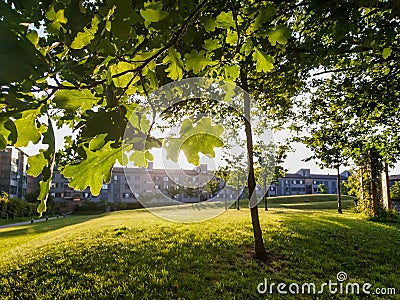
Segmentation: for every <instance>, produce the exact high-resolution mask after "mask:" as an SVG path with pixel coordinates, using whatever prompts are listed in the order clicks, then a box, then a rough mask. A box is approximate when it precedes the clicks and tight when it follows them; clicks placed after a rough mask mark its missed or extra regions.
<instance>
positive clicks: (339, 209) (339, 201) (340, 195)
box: [337, 167, 343, 214]
mask: <svg viewBox="0 0 400 300" xmlns="http://www.w3.org/2000/svg"><path fill="white" fill-rule="evenodd" d="M337 207H338V213H339V214H341V213H343V212H342V191H341V190H340V169H339V167H338V168H337Z"/></svg>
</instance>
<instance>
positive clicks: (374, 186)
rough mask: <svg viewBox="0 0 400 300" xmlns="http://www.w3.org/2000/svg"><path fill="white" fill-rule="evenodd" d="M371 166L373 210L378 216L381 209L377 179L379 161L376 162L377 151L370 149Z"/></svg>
mask: <svg viewBox="0 0 400 300" xmlns="http://www.w3.org/2000/svg"><path fill="white" fill-rule="evenodd" d="M369 154H370V157H369V158H370V167H371V197H372V207H373V212H374V216H375V217H376V216H378V214H379V210H378V188H377V184H376V179H377V175H378V174H377V162H376V156H375V151H373V150H370V152H369Z"/></svg>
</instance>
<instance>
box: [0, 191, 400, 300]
mask: <svg viewBox="0 0 400 300" xmlns="http://www.w3.org/2000/svg"><path fill="white" fill-rule="evenodd" d="M304 200H307V202H304ZM291 201H292V202H291V203H292V204H294V203H295V202H297V205H293V206H286V205H288V204H291V203H290V199H286V200H285V199H280V200H279V199H277V201H276V203H275V205H277V206H279V207H275V208H273V207H271V208H270V210H269V211H268V212H265V211H264V210H263V209H260V220H261V226H262V229H263V235H264V241H265V245H266V247H267V250H268V253H269V257H270V259H269V261H268V262H266V263H265V262H260V261H257V260H255V259H254V258H253V250H252V249H253V247H252V243H253V236H252V229H251V228H252V227H251V220H250V213H249V210H248V209H247V208H242V209H241V210H240V211H237V210H228V211H227V212H225V213H224V214H222V215H220V216H219V217H217V218H214V219H212V220H209V221H206V222H202V223H194V224H179V223H174V222H169V221H166V220H162V219H160V218H157V217H156V216H153V215H152V214H150V213H149V212H147V211H144V210H135V211H123V212H113V213H109V214H104V215H100V216H71V217H67V218H62V219H57V220H52V221H49V222H43V223H37V224H33V225H28V226H21V227H14V228H8V229H1V230H0V253H2V255H1V259H0V299H280V296H279V295H278V294H277V293H275V294H273V295H259V294H258V293H257V285H258V283H260V282H262V281H264V278H267V279H268V281H269V282H275V283H279V282H285V283H287V284H289V283H291V282H297V283H303V282H314V283H316V284H321V283H323V282H327V281H329V280H332V281H336V274H337V273H338V272H339V271H344V272H346V273H347V274H348V277H349V281H351V282H360V283H364V282H370V283H371V284H373V287H395V288H397V291H398V292H399V291H400V269H399V268H398V264H399V261H400V251H399V249H400V239H399V236H400V224H396V223H394V224H381V223H377V222H370V221H367V220H364V219H362V218H361V217H360V215H358V214H355V213H353V212H351V211H350V210H349V209H346V210H345V212H344V214H343V215H338V214H337V213H336V212H335V210H334V207H335V202H334V201H332V200H329V199H327V200H322V201H321V198H309V199H305V198H304V197H297V198H293V199H292V200H291ZM346 201H351V199H350V200H346ZM328 202H331V204H332V205H333V208H326V206H324V205H322V206H321V205H320V204H321V203H325V204H326V203H328ZM311 203H317V204H316V206H310V205H309V204H311ZM272 204H273V200H271V205H272ZM288 207H289V208H288ZM293 207H295V208H293ZM289 298H290V297H289ZM292 298H293V299H298V298H304V299H310V298H311V296H303V297H301V296H299V295H296V296H293V297H292ZM337 298H339V297H337ZM340 298H345V297H343V296H342V297H340ZM350 298H351V297H350ZM319 299H331V295H329V294H327V293H325V294H322V295H319ZM354 299H356V297H355V296H354Z"/></svg>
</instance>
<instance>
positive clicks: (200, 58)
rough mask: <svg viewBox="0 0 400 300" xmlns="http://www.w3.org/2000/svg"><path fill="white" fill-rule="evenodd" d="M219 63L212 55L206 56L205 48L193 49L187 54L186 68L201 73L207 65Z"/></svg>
mask: <svg viewBox="0 0 400 300" xmlns="http://www.w3.org/2000/svg"><path fill="white" fill-rule="evenodd" d="M215 64H217V62H216V61H213V60H212V59H211V58H210V57H207V56H206V52H205V51H204V50H200V52H197V50H192V51H191V52H190V53H186V54H185V69H186V70H187V71H190V70H193V73H194V74H198V73H200V71H202V70H203V69H204V68H205V67H207V66H211V65H215Z"/></svg>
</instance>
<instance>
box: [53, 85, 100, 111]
mask: <svg viewBox="0 0 400 300" xmlns="http://www.w3.org/2000/svg"><path fill="white" fill-rule="evenodd" d="M99 100H100V99H99V98H97V97H95V96H94V95H93V94H92V93H91V92H90V90H87V89H84V90H81V91H77V90H63V89H61V90H58V91H57V92H56V94H55V95H54V99H53V101H54V102H55V103H56V105H57V107H58V108H64V109H65V110H66V111H68V112H84V111H86V110H89V109H91V108H92V107H93V106H94V105H95V104H96V103H97V102H98V101H99Z"/></svg>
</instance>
